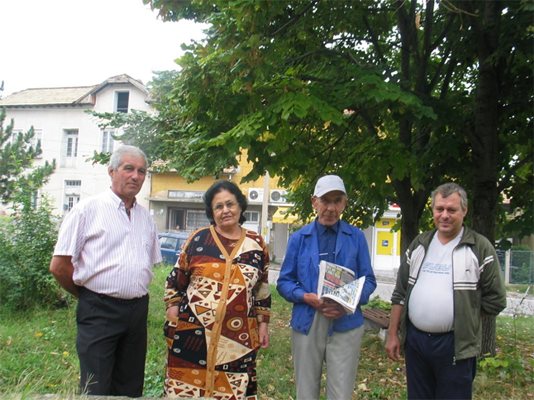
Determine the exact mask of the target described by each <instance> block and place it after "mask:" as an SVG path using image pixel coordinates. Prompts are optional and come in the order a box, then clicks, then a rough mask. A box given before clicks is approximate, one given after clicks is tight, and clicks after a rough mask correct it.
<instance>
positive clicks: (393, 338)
mask: <svg viewBox="0 0 534 400" xmlns="http://www.w3.org/2000/svg"><path fill="white" fill-rule="evenodd" d="M386 353H387V355H388V357H389V358H390V359H391V360H393V361H399V360H400V340H399V337H398V336H397V334H388V337H387V339H386Z"/></svg>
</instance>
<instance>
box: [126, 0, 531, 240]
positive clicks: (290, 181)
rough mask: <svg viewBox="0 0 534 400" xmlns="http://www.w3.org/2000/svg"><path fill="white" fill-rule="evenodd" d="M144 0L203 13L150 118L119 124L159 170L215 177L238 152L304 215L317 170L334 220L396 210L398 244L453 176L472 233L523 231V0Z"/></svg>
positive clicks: (526, 119)
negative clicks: (336, 190) (340, 209)
mask: <svg viewBox="0 0 534 400" xmlns="http://www.w3.org/2000/svg"><path fill="white" fill-rule="evenodd" d="M144 2H145V3H146V4H150V5H151V6H152V7H153V8H154V9H157V10H159V13H160V15H161V16H162V17H163V18H164V19H168V20H179V19H191V20H194V21H197V22H203V23H208V24H210V28H209V29H208V30H207V38H206V40H204V41H202V42H197V43H193V44H192V45H190V46H187V47H185V50H186V54H185V55H184V56H183V57H182V58H181V59H180V60H179V65H180V68H181V71H180V73H179V74H175V75H173V74H169V75H167V76H160V78H161V79H159V81H157V82H156V89H157V88H158V87H164V88H165V90H158V91H157V95H156V96H154V97H155V101H154V103H153V104H154V106H155V107H156V109H157V111H158V112H159V114H158V115H157V116H147V119H146V120H144V121H138V122H139V125H138V127H139V129H137V132H135V131H136V129H135V127H134V125H135V124H134V125H129V126H130V127H132V128H133V129H132V130H131V131H130V132H129V133H128V134H127V135H126V136H128V137H131V138H133V139H134V140H139V141H140V142H142V143H144V144H146V145H148V144H149V143H151V144H150V148H151V150H154V152H155V153H154V154H153V155H152V156H153V158H156V159H157V158H160V159H163V160H165V166H166V167H168V168H174V169H175V170H177V171H180V174H181V175H183V176H185V177H186V178H187V179H189V180H194V179H197V178H199V177H201V176H205V175H217V173H218V172H219V171H220V170H221V169H222V168H224V167H227V166H228V165H231V164H234V163H235V157H236V155H237V154H239V152H240V150H241V149H246V150H247V151H248V160H249V161H251V162H252V163H253V164H254V167H253V169H252V171H251V172H250V174H249V175H248V178H250V179H255V178H257V177H259V176H261V175H263V174H264V172H265V171H266V170H267V171H269V173H270V174H271V175H278V176H280V177H281V178H282V182H281V183H282V184H283V185H284V186H286V187H288V188H290V189H291V191H292V201H293V202H294V203H295V204H296V206H295V210H296V211H297V212H300V213H301V214H302V216H303V217H305V216H306V215H308V214H309V213H310V212H311V208H310V206H309V194H310V193H311V192H312V188H313V184H314V181H315V180H316V179H317V177H319V176H320V175H322V174H324V173H337V174H339V175H341V176H342V177H343V178H344V180H345V183H346V186H347V188H348V190H349V197H350V199H351V201H350V203H349V207H348V208H347V210H346V211H345V213H344V216H345V218H346V219H347V220H349V221H355V222H357V223H359V224H361V225H362V226H368V225H371V224H372V223H373V222H374V221H375V220H376V218H378V217H380V215H381V214H382V213H383V211H384V210H386V209H387V207H388V204H389V203H390V202H395V203H397V204H399V205H400V207H401V210H402V216H403V219H402V227H401V228H402V232H403V236H402V238H403V239H402V240H403V243H402V246H403V247H406V245H407V244H408V242H410V241H411V239H412V238H413V237H414V236H415V235H416V234H417V233H418V232H419V229H420V228H422V227H424V226H425V225H426V224H427V222H428V221H431V220H430V219H429V215H428V212H427V209H426V205H427V200H428V196H429V194H430V191H431V190H432V189H433V188H435V187H436V186H437V185H438V184H440V183H442V182H444V181H450V180H452V181H458V182H459V183H461V184H463V185H464V186H465V187H466V189H467V190H468V192H469V193H473V196H474V198H475V199H476V201H473V202H472V203H471V209H472V210H474V212H473V213H470V214H473V215H474V216H475V218H474V220H473V221H472V222H473V223H474V225H475V228H481V229H482V232H481V233H483V234H487V235H488V236H489V237H493V234H494V232H493V225H492V224H491V223H490V224H484V221H495V220H496V219H497V220H498V221H499V222H500V223H501V224H502V229H501V231H500V232H502V233H503V234H504V233H506V232H509V233H512V234H513V235H518V236H524V235H528V234H529V233H532V230H533V226H532V223H531V222H532V212H533V211H532V210H534V207H533V206H532V205H533V201H534V196H532V187H533V184H532V182H533V168H532V134H531V133H532V118H531V111H532V101H533V98H532V95H531V89H532V82H533V78H532V68H531V65H530V61H529V60H531V59H532V49H533V48H534V47H533V46H532V29H531V21H532V7H529V3H528V2H527V1H521V2H520V1H503V2H476V1H449V2H437V1H435V0H431V1H425V2H418V1H415V0H414V1H392V2H390V1H349V0H347V1H341V0H340V1H335V2H320V1H307V0H306V1H304V0H294V1H274V2H273V1H263V2H253V1H244V0H234V1H227V0H214V1H212V0H198V1H194V2H175V1H169V0H144ZM487 16H490V17H491V18H495V20H492V19H491V18H488V17H487ZM490 36H491V43H489V42H488V40H486V39H485V38H486V37H490ZM486 43H487V44H491V46H489V47H485V45H484V44H486ZM482 66H483V67H484V69H482ZM488 88H491V89H492V91H491V94H490V95H488V96H485V94H484V93H485V92H484V90H487V89H488ZM490 120H491V121H492V123H491V124H487V123H485V124H484V122H485V121H490ZM147 128H148V129H147ZM145 133H146V134H147V135H145V136H143V134H145ZM152 135H153V136H152ZM493 188H497V190H494V189H493ZM500 194H504V195H506V196H507V198H508V199H511V200H510V204H511V206H512V208H513V210H514V211H516V212H515V213H514V216H513V219H512V220H506V219H505V218H504V217H503V215H504V210H503V209H502V208H500V207H499V206H498V203H499V195H500ZM469 222H471V221H469Z"/></svg>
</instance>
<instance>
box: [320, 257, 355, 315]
mask: <svg viewBox="0 0 534 400" xmlns="http://www.w3.org/2000/svg"><path fill="white" fill-rule="evenodd" d="M364 282H365V276H362V277H360V278H358V279H355V276H354V272H353V271H351V270H350V269H348V268H345V267H343V266H342V265H338V264H334V263H331V262H328V261H321V262H320V263H319V284H318V290H317V292H318V293H317V294H318V295H319V297H321V298H327V299H331V300H334V301H335V302H337V303H339V304H341V305H342V306H343V308H345V311H347V313H351V314H354V312H355V311H356V308H357V307H358V303H359V302H360V296H361V294H362V288H363V284H364Z"/></svg>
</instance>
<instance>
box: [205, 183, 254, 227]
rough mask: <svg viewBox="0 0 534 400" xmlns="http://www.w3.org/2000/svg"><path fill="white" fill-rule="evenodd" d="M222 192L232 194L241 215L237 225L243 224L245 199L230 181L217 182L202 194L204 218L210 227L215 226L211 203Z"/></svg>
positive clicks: (245, 207)
mask: <svg viewBox="0 0 534 400" xmlns="http://www.w3.org/2000/svg"><path fill="white" fill-rule="evenodd" d="M223 190H226V191H228V192H230V193H232V194H233V195H234V196H235V198H236V199H237V202H238V204H239V207H241V215H240V216H239V223H240V224H243V222H245V221H246V218H245V211H246V210H247V206H248V203H247V198H246V197H245V195H244V194H243V193H242V192H241V189H239V187H238V186H237V185H236V184H235V183H234V182H230V181H225V180H221V181H217V182H215V183H214V184H213V185H211V186H210V187H209V189H208V190H206V193H204V196H203V197H202V199H203V200H204V205H205V206H206V217H208V219H209V221H210V223H211V224H212V225H214V224H215V220H214V218H213V207H212V204H211V203H212V202H213V198H214V197H215V195H216V194H217V193H219V192H221V191H223Z"/></svg>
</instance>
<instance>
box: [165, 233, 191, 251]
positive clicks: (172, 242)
mask: <svg viewBox="0 0 534 400" xmlns="http://www.w3.org/2000/svg"><path fill="white" fill-rule="evenodd" d="M184 241H185V239H182V238H177V237H172V236H161V237H160V238H159V245H160V247H161V248H162V249H173V250H174V249H180V248H181V247H182V245H183V244H184Z"/></svg>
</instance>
